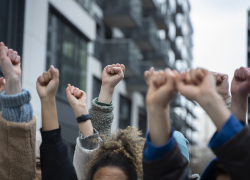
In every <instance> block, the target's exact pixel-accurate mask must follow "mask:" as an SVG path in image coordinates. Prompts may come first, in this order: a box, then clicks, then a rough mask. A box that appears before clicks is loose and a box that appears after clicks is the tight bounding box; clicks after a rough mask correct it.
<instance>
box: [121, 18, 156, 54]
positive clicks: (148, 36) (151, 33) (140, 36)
mask: <svg viewBox="0 0 250 180" xmlns="http://www.w3.org/2000/svg"><path fill="white" fill-rule="evenodd" d="M157 30H158V29H157V26H156V24H155V21H154V20H153V18H152V17H148V18H144V19H143V20H142V26H141V27H140V28H138V29H122V31H123V32H124V34H125V35H126V37H129V38H132V39H133V40H134V41H135V43H136V44H137V45H138V46H139V48H140V49H141V50H145V51H153V50H156V49H158V48H159V43H158V40H159V38H158V34H157Z"/></svg>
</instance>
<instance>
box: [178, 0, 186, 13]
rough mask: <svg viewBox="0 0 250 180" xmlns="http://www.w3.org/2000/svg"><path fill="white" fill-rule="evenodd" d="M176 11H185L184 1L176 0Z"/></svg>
mask: <svg viewBox="0 0 250 180" xmlns="http://www.w3.org/2000/svg"><path fill="white" fill-rule="evenodd" d="M176 13H181V14H183V13H184V10H183V5H182V2H179V1H178V0H176Z"/></svg>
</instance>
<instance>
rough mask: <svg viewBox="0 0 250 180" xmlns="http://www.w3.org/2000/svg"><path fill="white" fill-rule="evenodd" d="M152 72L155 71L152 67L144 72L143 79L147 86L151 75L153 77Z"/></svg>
mask: <svg viewBox="0 0 250 180" xmlns="http://www.w3.org/2000/svg"><path fill="white" fill-rule="evenodd" d="M154 73H155V71H154V68H153V67H151V68H150V69H149V71H145V72H144V79H145V82H146V84H147V86H148V87H149V85H150V82H151V81H152V77H153V75H154Z"/></svg>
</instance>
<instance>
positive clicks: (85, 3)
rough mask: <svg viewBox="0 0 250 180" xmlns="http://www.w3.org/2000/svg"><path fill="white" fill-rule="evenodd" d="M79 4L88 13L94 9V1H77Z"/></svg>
mask: <svg viewBox="0 0 250 180" xmlns="http://www.w3.org/2000/svg"><path fill="white" fill-rule="evenodd" d="M77 1H78V2H79V4H80V5H81V6H82V7H83V8H84V9H86V10H87V11H88V12H90V11H91V10H92V9H91V8H92V2H93V0H77Z"/></svg>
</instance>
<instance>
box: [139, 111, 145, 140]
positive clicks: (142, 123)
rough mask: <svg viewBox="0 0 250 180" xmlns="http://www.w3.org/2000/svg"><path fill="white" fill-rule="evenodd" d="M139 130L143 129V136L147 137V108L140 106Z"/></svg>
mask: <svg viewBox="0 0 250 180" xmlns="http://www.w3.org/2000/svg"><path fill="white" fill-rule="evenodd" d="M139 130H140V131H142V136H143V137H145V135H146V132H147V112H146V109H145V108H139Z"/></svg>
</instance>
